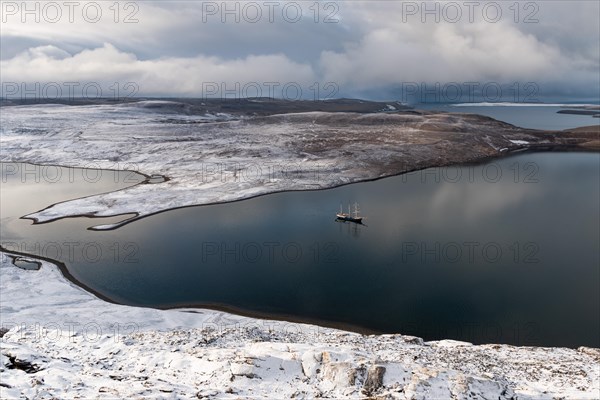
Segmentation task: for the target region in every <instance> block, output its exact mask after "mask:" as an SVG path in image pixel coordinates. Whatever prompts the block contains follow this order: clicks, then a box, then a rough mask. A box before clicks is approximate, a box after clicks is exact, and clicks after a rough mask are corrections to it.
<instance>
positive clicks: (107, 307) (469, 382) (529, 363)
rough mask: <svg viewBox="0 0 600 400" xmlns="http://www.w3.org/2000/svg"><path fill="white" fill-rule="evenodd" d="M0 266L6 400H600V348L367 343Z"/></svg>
mask: <svg viewBox="0 0 600 400" xmlns="http://www.w3.org/2000/svg"><path fill="white" fill-rule="evenodd" d="M41 264H42V266H41V268H40V269H39V270H24V269H20V268H17V267H15V266H14V265H13V264H12V260H11V258H10V257H8V256H7V255H6V254H2V260H1V264H0V274H1V275H0V277H1V279H0V293H1V294H2V296H1V298H0V300H1V302H0V312H1V314H0V315H1V316H2V327H3V328H5V329H8V331H5V330H3V331H2V333H3V337H2V339H1V342H0V344H1V351H0V353H1V356H0V359H1V363H0V398H2V399H13V398H15V399H18V398H29V399H39V398H42V399H45V398H59V399H68V398H86V399H87V398H111V399H114V398H119V399H122V398H161V399H163V398H178V399H179V398H227V399H237V398H281V399H283V398H316V397H328V398H390V399H394V398H395V399H558V398H566V399H596V398H598V394H599V393H600V350H598V349H591V348H579V349H577V350H575V349H566V348H533V347H514V346H507V345H481V346H474V345H471V344H469V343H464V342H455V341H447V340H446V341H438V342H425V343H424V342H423V341H422V340H421V339H419V338H415V337H410V336H402V335H379V336H376V335H373V336H365V335H360V334H356V333H349V332H344V331H340V330H335V329H329V328H322V327H317V326H312V325H305V324H295V323H286V322H282V321H269V320H256V319H252V318H246V317H240V316H235V315H231V314H227V313H223V312H218V311H211V310H167V311H162V310H155V309H145V308H135V307H128V306H121V305H116V304H110V303H106V302H104V301H101V300H99V299H97V298H95V297H93V296H92V295H91V294H89V293H87V292H85V291H83V290H82V289H80V288H78V287H77V286H74V285H73V284H72V283H70V282H69V281H67V280H66V279H65V278H64V277H63V276H62V274H61V273H60V271H59V270H58V268H57V267H56V266H55V265H53V264H51V263H48V262H46V261H42V262H41Z"/></svg>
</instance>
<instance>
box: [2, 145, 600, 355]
mask: <svg viewBox="0 0 600 400" xmlns="http://www.w3.org/2000/svg"><path fill="white" fill-rule="evenodd" d="M599 178H600V155H599V154H591V153H537V154H524V155H519V156H514V157H508V158H504V159H502V160H497V161H495V162H492V163H489V164H485V165H479V166H463V167H455V168H443V169H430V170H425V171H422V172H416V173H412V174H408V175H404V176H398V177H392V178H386V179H382V180H379V181H375V182H367V183H360V184H353V185H349V186H344V187H340V188H335V189H330V190H323V191H312V192H289V193H279V194H272V195H268V196H262V197H258V198H255V199H249V200H245V201H240V202H235V203H229V204H223V205H211V206H202V207H191V208H184V209H179V210H172V211H168V212H165V213H161V214H158V215H154V216H151V217H148V218H145V219H142V220H140V221H137V222H135V223H133V224H129V225H126V226H124V227H122V228H120V229H118V230H115V231H109V232H93V231H86V230H85V228H86V227H87V226H90V225H91V224H92V222H91V221H90V220H89V219H83V218H76V219H69V220H63V221H57V222H54V223H51V224H46V225H36V226H31V225H27V224H28V222H26V221H22V220H21V221H18V222H15V221H13V222H12V225H11V227H12V229H11V230H10V232H6V231H7V230H6V229H4V227H3V242H6V241H7V240H8V241H10V240H12V241H13V242H15V243H22V242H23V241H24V242H26V243H27V245H28V246H29V247H30V248H32V250H34V251H37V252H39V253H44V254H43V255H46V256H51V254H48V253H49V252H50V251H51V248H50V247H48V249H50V250H48V249H46V250H44V246H45V245H47V244H48V243H50V242H56V243H59V244H60V243H61V242H63V241H66V240H74V241H77V242H78V243H79V244H80V245H79V246H78V247H76V249H77V250H76V251H75V252H74V255H72V254H71V255H70V254H68V253H67V252H66V251H65V250H64V249H63V251H62V253H61V254H60V256H59V257H55V258H60V259H61V260H62V261H65V262H66V264H67V266H68V268H69V270H70V272H71V273H72V274H73V275H74V276H75V277H76V278H77V279H79V280H81V281H82V282H84V283H85V284H87V285H89V286H90V287H92V288H94V289H95V290H97V291H99V292H100V293H102V294H104V295H106V296H108V297H110V298H112V299H114V300H116V301H119V302H122V303H126V304H132V305H142V306H152V307H165V306H180V305H202V304H211V305H226V306H232V307H236V308H239V309H241V310H243V311H245V312H257V313H261V314H269V315H272V316H287V317H288V318H296V319H307V320H311V321H322V322H323V321H324V323H326V324H350V325H353V326H357V327H361V328H366V329H370V330H375V331H380V332H398V333H403V334H412V335H416V336H421V337H424V338H425V339H429V340H433V339H442V338H452V339H458V340H466V341H471V342H476V343H510V344H517V345H543V346H569V347H575V346H581V345H588V346H595V347H600V343H599V338H598V332H600V259H599V243H600V232H599V230H600V215H599V204H600V195H599V191H600V189H599V181H600V179H599ZM355 201H357V202H359V203H360V205H361V209H362V213H363V214H364V215H366V216H367V219H366V221H365V223H366V226H361V225H356V224H352V223H339V222H335V221H334V219H335V212H336V211H337V210H338V209H339V204H340V202H343V203H344V205H345V206H346V204H347V203H348V202H355ZM93 222H94V223H104V221H103V220H95V221H93ZM23 237H26V238H27V239H23ZM11 238H14V239H11ZM19 238H20V239H19ZM35 243H37V244H38V245H39V246H38V247H39V248H37V249H34V248H33V245H34V244H35ZM86 245H87V248H86V250H85V251H84V250H83V249H84V247H85V246H86ZM98 249H99V251H100V252H99V253H98ZM97 254H99V255H98V256H97Z"/></svg>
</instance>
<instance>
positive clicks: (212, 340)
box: [0, 102, 600, 399]
mask: <svg viewBox="0 0 600 400" xmlns="http://www.w3.org/2000/svg"><path fill="white" fill-rule="evenodd" d="M163 103H168V102H162V103H161V104H156V103H153V102H145V103H144V102H142V103H134V104H128V105H95V106H79V107H70V106H61V105H40V106H19V107H7V108H3V109H2V110H1V112H0V123H1V124H0V126H1V130H2V132H1V137H0V145H1V146H2V152H1V153H0V160H1V161H29V162H34V163H40V164H58V165H64V166H78V167H90V168H108V169H127V168H129V169H135V170H138V171H140V172H142V173H144V174H146V175H154V174H156V175H166V176H167V177H168V178H170V180H168V181H166V182H162V183H156V184H142V185H136V186H133V187H130V188H127V189H125V190H120V191H116V192H112V193H108V194H101V195H94V196H89V197H85V198H82V199H77V200H71V201H67V202H64V203H59V204H57V205H54V206H51V207H49V208H46V209H44V210H42V211H40V212H36V213H33V214H32V215H30V216H31V217H32V218H35V219H37V220H39V221H51V220H53V219H57V218H63V217H67V216H74V215H82V214H88V215H96V216H111V215H118V214H124V213H137V214H138V215H140V216H144V215H148V214H151V213H153V212H158V211H161V210H166V209H169V208H174V207H179V206H184V205H191V204H203V203H209V202H217V201H227V200H233V199H240V198H245V197H250V196H252V195H256V194H262V193H269V192H274V191H278V190H289V189H308V188H322V187H331V186H335V185H339V184H342V183H346V182H353V181H359V180H364V179H369V178H376V177H379V176H385V175H391V174H394V173H398V172H402V171H407V170H412V169H416V168H423V167H426V166H431V165H435V164H436V163H437V164H440V163H441V164H443V163H453V162H459V161H464V160H475V159H482V158H485V157H490V156H497V155H498V154H500V153H501V152H503V151H506V150H512V149H518V148H521V147H523V145H524V144H525V143H527V144H528V145H535V144H540V143H547V142H548V141H549V140H552V139H551V138H549V137H547V136H543V135H536V134H535V133H534V132H531V131H527V130H523V129H520V128H516V127H512V126H510V125H507V124H501V123H496V122H495V121H493V120H489V119H486V118H485V117H473V116H466V115H462V116H461V115H445V114H418V113H416V114H414V115H413V114H402V113H399V114H394V113H385V114H367V115H361V114H353V113H335V114H332V113H322V112H308V113H300V114H288V115H272V116H268V117H256V118H241V117H239V116H238V117H236V116H232V115H229V114H216V113H214V114H210V113H207V114H203V115H187V114H185V115H183V114H177V113H173V112H163V111H161V107H162V106H163V105H164V104H163ZM157 105H158V106H161V107H158V109H157ZM474 133H476V134H474ZM457 143H460V144H462V145H461V146H458V147H453V146H454V145H456V144H457ZM158 181H160V180H158ZM110 227H113V226H112V225H111V226H104V227H103V226H101V227H100V228H110ZM0 322H1V325H2V328H6V329H8V331H7V332H5V331H4V330H3V331H2V332H3V337H2V339H1V341H0V344H1V351H0V352H1V356H0V398H2V399H4V398H61V399H62V398H141V397H144V398H146V397H150V398H292V397H297V398H314V397H330V398H365V397H378V398H399V399H448V398H454V399H476V398H481V399H491V398H493V399H510V398H519V399H528V398H532V399H544V398H548V399H551V398H571V399H594V398H598V397H599V396H598V394H599V393H600V350H598V349H589V348H580V349H564V348H528V347H513V346H506V345H482V346H474V345H470V344H468V343H459V342H453V341H439V342H429V343H424V342H423V341H422V340H421V339H419V338H414V337H407V336H401V335H381V336H364V335H360V334H357V333H349V332H344V331H339V330H334V329H329V328H322V327H317V326H312V325H305V324H296V323H287V322H282V321H269V320H258V319H252V318H247V317H241V316H235V315H232V314H228V313H224V312H218V311H212V310H197V309H194V310H190V309H188V310H168V311H162V310H155V309H147V308H135V307H128V306H121V305H116V304H110V303H107V302H104V301H102V300H100V299H97V298H95V297H94V296H93V295H91V294H89V293H87V292H85V291H84V290H82V289H81V288H79V287H77V286H75V285H74V284H72V283H70V282H69V281H68V280H66V279H65V278H64V277H63V275H62V274H61V272H60V271H59V269H58V268H57V267H56V266H55V265H54V264H52V263H49V262H47V261H41V268H40V269H39V270H35V269H33V270H25V269H21V268H18V267H16V266H15V265H13V264H12V262H11V260H10V257H8V256H7V255H6V254H2V259H1V260H0Z"/></svg>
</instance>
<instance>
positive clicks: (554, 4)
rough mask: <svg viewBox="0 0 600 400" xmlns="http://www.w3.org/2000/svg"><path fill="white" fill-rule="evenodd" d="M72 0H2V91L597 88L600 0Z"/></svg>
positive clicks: (394, 95)
mask: <svg viewBox="0 0 600 400" xmlns="http://www.w3.org/2000/svg"><path fill="white" fill-rule="evenodd" d="M76 3H77V4H76V5H73V6H67V5H65V3H64V2H62V1H57V2H29V3H27V7H28V9H27V10H24V9H23V4H24V3H22V2H21V1H18V2H12V1H2V2H1V4H2V16H1V17H2V25H1V54H0V56H1V64H0V66H1V71H0V72H1V80H2V85H3V92H4V95H6V94H7V91H12V93H15V94H16V95H20V94H22V91H23V90H25V89H24V88H23V86H19V89H18V90H17V89H16V86H15V85H14V84H15V83H17V84H18V85H21V84H22V83H23V82H25V83H26V84H27V85H29V86H26V88H29V89H28V90H32V89H31V88H32V85H34V84H35V82H40V84H41V85H43V84H47V83H48V82H54V83H55V84H53V86H52V87H49V86H47V87H46V91H47V93H46V94H47V95H48V96H51V95H52V93H54V92H55V91H56V90H57V89H56V87H57V86H59V87H61V90H63V92H64V93H66V92H67V91H68V90H69V87H70V88H71V89H70V90H72V91H73V92H74V94H75V95H76V96H77V95H81V90H82V88H83V87H84V86H85V85H88V86H89V83H90V82H93V83H97V84H98V86H99V87H100V88H101V89H102V90H103V95H105V96H109V95H111V94H113V93H114V90H115V87H114V83H115V82H116V83H117V86H118V87H119V89H120V91H121V95H127V94H129V93H133V92H136V93H137V95H143V96H174V97H176V96H191V97H202V96H203V95H204V94H207V93H205V92H210V93H213V94H215V95H216V96H223V95H225V93H224V90H225V89H227V90H230V91H231V92H236V94H232V93H230V94H229V95H230V96H232V95H233V96H235V95H244V94H246V95H249V96H254V95H255V94H262V95H264V96H268V95H270V94H271V95H274V96H275V97H288V98H294V97H295V96H296V90H297V88H298V87H299V88H301V90H302V96H303V97H304V98H312V97H314V96H315V95H316V91H317V89H318V96H319V97H320V98H322V97H342V96H344V97H368V98H379V99H384V98H385V99H396V100H406V93H404V92H407V91H408V92H410V93H412V94H414V93H415V88H416V87H421V88H426V89H435V87H436V84H439V88H440V90H441V91H444V90H445V92H444V93H443V94H442V96H441V97H440V99H441V100H445V99H447V98H450V97H452V99H454V98H456V100H457V101H461V102H464V101H467V100H469V99H467V98H466V97H465V96H467V94H469V93H471V92H473V91H474V90H477V89H474V88H482V87H485V88H486V90H487V91H488V93H487V94H486V96H487V98H486V99H487V100H494V96H495V95H496V92H497V90H498V88H499V87H500V88H501V90H502V98H501V99H499V100H503V101H510V100H517V101H526V100H528V96H529V97H530V100H533V99H539V100H550V99H551V100H557V99H560V100H563V101H596V102H597V101H598V97H599V91H600V72H599V71H600V54H599V53H600V39H599V37H600V6H599V4H600V2H598V1H595V0H592V1H537V2H526V1H522V2H520V3H517V5H516V6H515V2H513V1H498V2H495V3H494V2H483V1H482V2H463V1H457V2H437V3H429V4H428V5H427V6H426V7H427V10H425V8H424V7H422V3H421V2H420V1H419V2H402V1H369V2H359V1H343V2H342V1H338V2H319V3H317V2H316V1H303V2H277V1H270V2H269V1H256V2H228V3H227V10H225V9H224V7H223V5H224V3H222V2H221V1H218V2H200V1H185V2H178V1H169V2H140V1H138V2H121V3H119V6H118V7H115V6H114V3H113V2H112V1H98V2H96V3H90V4H87V3H86V2H76ZM49 4H50V5H49ZM298 6H300V8H299V7H298ZM36 7H37V8H36ZM428 10H429V11H431V13H426V11H428ZM432 10H433V11H432ZM99 11H101V15H100V14H99ZM227 11H229V13H228V12H227ZM117 13H118V15H117ZM499 13H501V15H500V14H499ZM236 18H237V19H238V21H239V22H236ZM36 19H38V22H36ZM223 19H225V21H224V22H223ZM423 19H425V22H423ZM436 19H438V21H436ZM117 20H118V21H117ZM71 82H76V83H78V84H79V86H73V84H72V83H71ZM129 82H133V83H134V84H135V85H134V86H132V85H128V83H129ZM273 82H276V84H275V83H273ZM236 83H239V86H236ZM315 83H316V84H315ZM532 83H533V84H532ZM497 84H498V85H502V86H498V85H497ZM68 85H71V86H68ZM111 85H113V86H111ZM244 85H246V86H245V90H244V89H243V88H244ZM277 85H279V86H277ZM444 85H445V86H444ZM284 87H285V88H286V90H287V93H284V92H283V88H284ZM458 88H460V90H461V91H462V93H461V96H460V97H456V95H457V93H458V92H457V90H458ZM259 89H260V90H261V93H259V92H258V90H259ZM517 89H518V91H517ZM40 90H41V89H40ZM64 93H63V94H64ZM420 95H421V96H422V95H423V94H422V93H421V94H420ZM415 96H418V95H415ZM444 96H445V97H444ZM413 99H414V98H413ZM452 99H450V100H452ZM409 100H410V99H409Z"/></svg>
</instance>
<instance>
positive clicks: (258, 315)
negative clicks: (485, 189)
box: [0, 146, 599, 347]
mask: <svg viewBox="0 0 600 400" xmlns="http://www.w3.org/2000/svg"><path fill="white" fill-rule="evenodd" d="M540 152H542V153H543V152H560V153H565V152H570V153H599V152H598V151H595V150H590V149H586V148H581V147H575V148H570V147H567V146H538V147H536V148H530V147H528V146H523V147H522V148H519V149H515V150H513V151H507V152H503V153H500V154H498V155H493V156H488V157H485V158H482V159H477V160H466V161H464V162H460V163H456V164H449V165H437V166H432V167H423V168H419V169H415V170H411V171H406V172H401V173H398V174H393V175H389V176H380V177H376V178H372V179H365V180H360V181H357V182H349V183H344V184H341V185H338V186H333V187H326V188H317V189H305V190H302V189H298V190H283V191H278V192H270V193H263V194H258V195H255V196H251V197H248V198H243V199H236V200H231V201H224V202H217V203H210V204H197V205H190V206H182V207H176V208H173V209H167V210H162V211H159V212H156V213H153V214H148V215H143V216H141V217H138V216H135V217H133V218H131V219H127V220H125V222H124V223H119V225H118V226H115V227H113V228H111V229H106V230H114V229H118V228H119V227H121V226H124V225H127V224H129V223H132V222H135V221H138V220H140V219H143V218H145V217H149V216H151V215H156V214H161V213H164V212H168V211H172V210H176V209H180V208H190V207H202V206H210V205H217V204H218V205H224V204H228V203H235V202H240V201H244V200H249V199H253V198H257V197H262V196H267V195H271V194H277V193H287V192H305V191H309V192H310V191H320V190H329V189H335V188H337V187H341V186H346V185H351V184H358V183H365V182H373V181H378V180H381V179H386V178H392V177H397V176H401V175H403V174H409V173H413V172H417V171H422V170H426V169H435V168H445V167H460V166H476V165H482V164H485V163H488V162H493V161H494V160H498V159H503V158H510V157H513V156H518V155H522V154H524V153H540ZM30 164H31V163H30ZM35 165H38V166H44V165H43V164H35ZM57 166H60V165H57ZM71 168H78V167H71ZM142 184H144V183H143V182H141V183H138V184H135V185H133V186H136V185H142ZM130 187H131V186H130ZM125 189H127V188H122V189H118V190H116V191H115V192H117V191H120V190H125ZM91 196H94V195H91ZM91 196H86V197H91ZM71 200H72V199H71ZM71 200H65V201H71ZM56 204H60V202H59V203H56ZM49 207H51V206H49ZM80 217H81V218H114V217H117V215H115V216H111V217H98V216H93V215H85V214H81V215H71V216H68V217H64V218H80ZM19 218H20V219H31V218H25V217H19ZM60 219H62V218H59V219H58V220H60ZM53 221H55V220H52V221H44V222H41V223H35V222H34V224H46V223H50V222H53ZM87 229H88V230H94V229H93V228H90V227H88V228H87ZM0 252H3V253H5V254H7V255H9V256H17V257H19V256H20V257H27V258H32V259H35V260H43V261H46V262H49V263H52V264H54V265H56V267H57V268H58V269H59V270H60V272H61V274H62V275H63V276H64V278H65V279H67V280H68V281H70V282H71V283H73V284H74V285H76V286H78V287H80V288H81V289H83V290H85V291H86V292H88V293H90V294H92V295H93V296H95V297H97V298H98V299H100V300H102V301H105V302H107V303H110V304H116V305H122V306H128V307H136V308H146V309H153V310H177V311H182V310H187V312H193V310H212V311H217V312H225V313H229V314H234V315H239V316H242V317H247V318H252V319H260V320H274V321H282V322H290V323H298V324H309V325H316V326H320V327H324V328H330V329H337V330H343V331H347V332H352V333H357V334H361V335H386V334H390V333H384V332H379V331H375V330H372V329H369V328H365V327H362V326H359V325H354V324H352V323H346V322H338V321H330V320H322V319H318V318H310V317H299V316H294V315H291V314H282V313H272V312H266V311H256V310H247V309H243V308H241V307H236V306H230V305H226V304H218V303H210V302H207V303H182V304H176V305H169V306H164V307H152V306H144V305H135V304H126V303H121V302H119V301H118V300H114V299H112V298H110V297H109V296H106V295H104V294H103V293H101V292H100V291H97V290H95V289H93V288H91V287H89V286H88V285H86V284H84V283H83V282H81V281H79V280H78V279H76V278H75V277H74V276H73V275H72V274H71V273H70V271H69V268H68V266H67V264H65V263H63V262H61V261H58V260H55V259H51V258H48V257H44V256H38V255H35V254H30V253H25V252H20V251H13V250H8V249H6V248H4V247H3V246H2V245H1V244H0ZM391 334H402V333H401V332H398V333H391ZM433 340H446V339H443V338H442V339H433ZM476 344H478V345H485V344H500V343H476ZM525 347H531V346H525ZM534 347H535V346H534Z"/></svg>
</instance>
